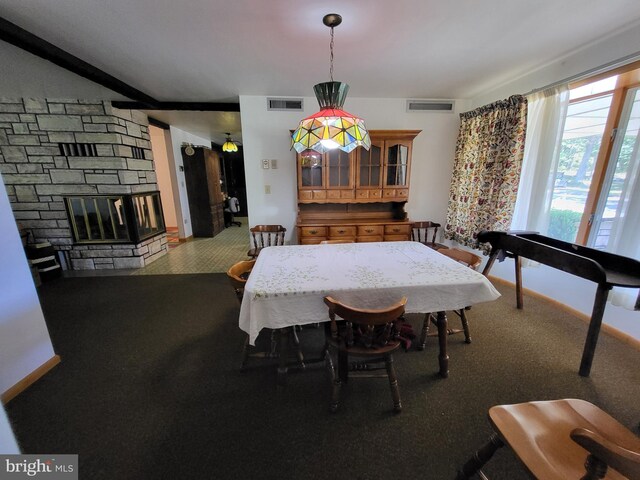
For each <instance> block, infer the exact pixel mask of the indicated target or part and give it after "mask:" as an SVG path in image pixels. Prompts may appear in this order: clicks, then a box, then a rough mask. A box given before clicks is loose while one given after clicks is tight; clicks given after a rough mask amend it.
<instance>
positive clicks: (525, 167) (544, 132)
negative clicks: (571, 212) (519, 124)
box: [511, 85, 569, 264]
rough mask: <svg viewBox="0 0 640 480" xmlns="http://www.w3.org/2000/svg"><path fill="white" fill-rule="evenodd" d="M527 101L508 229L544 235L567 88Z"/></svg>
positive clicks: (532, 96) (548, 217) (567, 100)
mask: <svg viewBox="0 0 640 480" xmlns="http://www.w3.org/2000/svg"><path fill="white" fill-rule="evenodd" d="M527 101H528V111H527V134H526V141H525V147H524V160H523V162H522V173H521V174H520V184H519V186H518V197H517V199H516V206H515V211H514V214H513V220H512V222H511V229H512V230H535V231H537V232H540V233H541V234H543V235H544V234H546V233H547V229H548V228H549V219H550V210H551V196H552V194H553V183H554V181H555V176H556V169H557V167H558V158H559V155H560V143H561V142H562V134H563V131H564V122H565V119H566V117H567V108H568V106H569V88H568V86H567V85H561V86H558V87H555V88H550V89H547V90H544V91H542V92H538V93H533V94H531V95H529V96H528V97H527ZM524 263H525V264H526V263H529V262H524Z"/></svg>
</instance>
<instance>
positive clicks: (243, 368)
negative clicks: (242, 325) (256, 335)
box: [240, 335, 250, 372]
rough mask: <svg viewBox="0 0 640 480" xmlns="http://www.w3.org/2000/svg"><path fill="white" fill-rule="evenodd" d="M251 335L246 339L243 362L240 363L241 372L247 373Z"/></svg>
mask: <svg viewBox="0 0 640 480" xmlns="http://www.w3.org/2000/svg"><path fill="white" fill-rule="evenodd" d="M249 348H250V347H249V335H247V336H246V338H245V339H244V346H243V347H242V362H241V363H240V371H241V372H246V371H247V361H248V360H249Z"/></svg>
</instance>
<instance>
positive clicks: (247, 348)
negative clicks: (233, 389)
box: [227, 259, 304, 372]
mask: <svg viewBox="0 0 640 480" xmlns="http://www.w3.org/2000/svg"><path fill="white" fill-rule="evenodd" d="M255 263H256V260H255V259H254V260H244V261H242V262H238V263H236V264H234V265H232V266H231V267H230V268H229V270H227V278H228V279H229V282H230V283H231V286H232V287H233V289H234V291H235V293H236V297H237V298H238V301H239V302H240V304H242V297H243V296H244V287H245V285H246V283H247V280H248V279H249V275H250V274H251V270H252V269H253V267H254V265H255ZM276 332H278V333H279V334H280V335H281V336H283V335H287V336H290V338H291V340H292V342H293V344H294V350H295V354H296V357H297V359H298V362H299V363H301V364H304V361H303V357H302V351H301V350H300V340H299V339H298V334H297V332H296V330H295V328H294V327H288V330H287V329H279V330H277V331H276V330H271V331H270V337H271V338H270V347H269V349H267V350H264V351H258V349H256V348H254V347H252V346H251V345H250V344H249V335H248V334H247V336H246V338H245V340H244V346H243V348H242V362H241V364H240V371H241V372H244V371H246V368H247V362H248V360H249V358H250V357H257V358H263V359H275V358H278V357H279V352H278V349H277V344H278V341H277V339H276Z"/></svg>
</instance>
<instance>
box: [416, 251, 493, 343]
mask: <svg viewBox="0 0 640 480" xmlns="http://www.w3.org/2000/svg"><path fill="white" fill-rule="evenodd" d="M438 253H441V254H442V255H445V256H447V257H449V258H452V259H454V260H455V261H456V262H458V263H461V264H463V265H466V266H467V267H469V268H471V269H472V270H477V269H478V267H479V266H480V264H481V263H482V259H481V258H480V257H479V256H478V255H476V254H475V253H472V252H468V251H466V250H460V249H459V248H446V249H441V250H438ZM469 308H470V307H466V308H461V309H459V310H454V311H453V313H455V314H456V315H457V316H458V317H459V318H460V322H461V323H462V329H459V328H449V329H448V330H447V334H449V335H454V334H456V333H464V341H465V342H466V343H471V334H470V333H469V321H468V319H467V315H466V314H465V310H468V309H469ZM431 324H433V325H436V319H435V318H434V315H433V313H427V314H426V315H425V317H424V321H423V323H422V333H421V335H420V343H418V348H419V349H420V350H424V348H425V347H426V343H427V337H430V336H434V337H435V336H436V335H438V334H437V333H433V334H430V333H429V327H430V325H431Z"/></svg>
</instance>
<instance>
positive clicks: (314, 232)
mask: <svg viewBox="0 0 640 480" xmlns="http://www.w3.org/2000/svg"><path fill="white" fill-rule="evenodd" d="M309 233H310V234H311V235H315V234H316V233H318V230H309Z"/></svg>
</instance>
